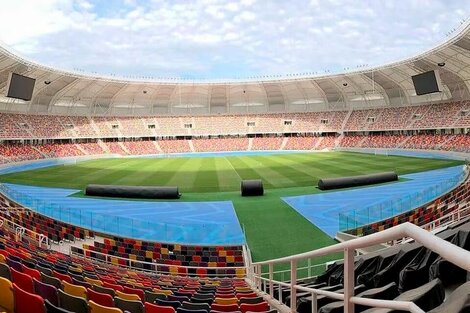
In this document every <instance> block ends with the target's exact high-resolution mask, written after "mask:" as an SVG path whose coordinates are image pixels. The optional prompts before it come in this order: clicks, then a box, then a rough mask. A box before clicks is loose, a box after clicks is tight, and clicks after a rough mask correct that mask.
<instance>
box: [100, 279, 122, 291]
mask: <svg viewBox="0 0 470 313" xmlns="http://www.w3.org/2000/svg"><path fill="white" fill-rule="evenodd" d="M102 281H103V287H106V288H111V289H114V290H117V291H121V292H124V288H123V287H122V286H121V285H117V284H111V283H108V282H107V281H105V280H103V279H102Z"/></svg>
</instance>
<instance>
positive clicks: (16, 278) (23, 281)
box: [10, 268, 34, 293]
mask: <svg viewBox="0 0 470 313" xmlns="http://www.w3.org/2000/svg"><path fill="white" fill-rule="evenodd" d="M10 272H11V280H12V282H13V283H15V284H16V285H17V286H18V287H19V288H21V289H23V290H24V291H26V292H30V293H34V287H33V279H32V278H31V276H29V275H28V274H23V273H20V272H18V271H17V270H15V269H14V268H10Z"/></svg>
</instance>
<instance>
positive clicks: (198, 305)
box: [181, 301, 211, 313]
mask: <svg viewBox="0 0 470 313" xmlns="http://www.w3.org/2000/svg"><path fill="white" fill-rule="evenodd" d="M181 306H182V307H183V308H185V309H188V310H204V311H206V312H207V313H209V312H210V310H211V306H210V305H209V304H207V303H193V302H187V301H185V302H183V303H182V305H181Z"/></svg>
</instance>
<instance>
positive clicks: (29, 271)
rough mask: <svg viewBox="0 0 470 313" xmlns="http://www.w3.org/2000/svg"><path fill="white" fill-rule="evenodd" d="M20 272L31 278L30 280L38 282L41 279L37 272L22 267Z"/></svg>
mask: <svg viewBox="0 0 470 313" xmlns="http://www.w3.org/2000/svg"><path fill="white" fill-rule="evenodd" d="M22 272H23V273H24V274H26V275H29V276H31V277H32V278H36V279H38V280H40V279H41V273H40V272H39V271H38V270H35V269H32V268H29V267H27V266H24V265H22Z"/></svg>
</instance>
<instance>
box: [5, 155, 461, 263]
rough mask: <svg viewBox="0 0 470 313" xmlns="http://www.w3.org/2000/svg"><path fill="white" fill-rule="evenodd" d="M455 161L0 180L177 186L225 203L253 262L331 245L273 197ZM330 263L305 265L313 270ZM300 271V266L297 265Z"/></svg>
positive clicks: (252, 164)
mask: <svg viewBox="0 0 470 313" xmlns="http://www.w3.org/2000/svg"><path fill="white" fill-rule="evenodd" d="M459 164H462V162H460V161H452V160H436V159H421V158H411V157H401V156H385V155H372V154H361V153H352V152H329V153H294V154H279V155H269V156H262V155H258V156H252V155H251V156H233V157H204V158H201V157H194V158H117V159H97V160H91V161H85V162H80V163H77V164H74V165H63V166H55V167H48V168H43V169H37V170H32V171H27V172H19V173H13V174H7V175H3V176H0V181H1V182H9V183H18V184H28V185H38V186H46V187H66V188H76V189H81V190H83V189H84V188H85V187H86V185H87V184H90V183H96V184H115V185H150V186H151V185H177V186H179V188H180V190H181V192H182V193H183V197H182V199H181V200H180V201H207V200H232V201H233V204H234V207H235V210H236V213H237V216H238V219H239V221H240V223H241V225H242V227H243V229H244V230H245V233H246V237H247V241H248V244H249V246H250V249H251V251H252V256H253V259H254V260H255V261H260V260H267V259H271V258H277V257H281V256H286V255H292V254H296V253H300V252H305V251H309V250H312V249H315V248H319V247H323V246H327V245H331V244H333V243H334V240H333V239H331V238H330V237H329V236H327V235H326V234H325V233H323V232H322V231H321V230H320V229H318V228H317V227H316V226H314V225H312V224H311V223H310V222H308V221H307V220H306V219H305V218H304V217H302V216H301V215H300V214H299V213H297V212H296V211H295V210H293V209H292V208H290V207H289V206H288V205H287V204H285V203H284V202H283V201H282V200H281V199H280V197H281V196H292V195H302V194H311V193H317V192H321V191H320V190H318V189H316V188H314V186H316V184H317V182H318V179H319V178H324V177H341V176H351V175H360V174H368V173H375V172H383V171H390V170H393V171H396V172H397V173H398V174H400V175H402V174H407V173H413V172H420V171H426V170H432V169H437V168H442V167H448V166H454V165H459ZM257 178H261V179H262V180H263V183H264V186H265V189H266V195H265V196H264V197H255V198H242V197H240V195H239V188H240V180H241V179H257ZM334 258H337V256H328V257H325V258H319V259H316V260H314V261H312V264H319V263H323V262H325V261H328V260H331V259H334ZM299 266H302V264H300V265H299Z"/></svg>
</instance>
